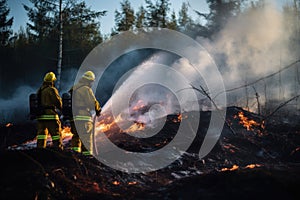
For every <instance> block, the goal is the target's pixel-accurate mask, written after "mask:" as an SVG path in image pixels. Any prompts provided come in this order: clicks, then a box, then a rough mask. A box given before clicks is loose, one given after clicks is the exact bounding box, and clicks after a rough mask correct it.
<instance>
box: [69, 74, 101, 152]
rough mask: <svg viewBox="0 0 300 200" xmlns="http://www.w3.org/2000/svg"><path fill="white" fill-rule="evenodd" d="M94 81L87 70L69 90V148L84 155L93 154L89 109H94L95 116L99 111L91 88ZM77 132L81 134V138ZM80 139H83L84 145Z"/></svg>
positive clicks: (93, 77) (93, 75)
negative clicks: (70, 112) (70, 135)
mask: <svg viewBox="0 0 300 200" xmlns="http://www.w3.org/2000/svg"><path fill="white" fill-rule="evenodd" d="M94 81H95V74H94V73H93V72H92V71H87V72H85V73H84V74H83V75H82V77H81V79H80V80H79V81H78V83H77V84H75V85H74V86H73V87H72V88H71V89H70V91H69V92H70V93H71V94H72V111H73V120H71V132H72V133H73V137H72V141H71V148H72V150H74V151H77V152H81V153H82V154H84V155H93V136H92V132H93V121H92V114H91V111H95V112H96V115H97V116H99V115H100V112H101V107H100V104H99V102H98V101H97V99H96V97H95V95H94V93H93V90H92V89H91V86H92V84H93V82H94ZM75 122H76V123H75ZM78 133H80V134H81V135H80V136H81V139H80V138H79V135H78ZM81 140H83V141H84V144H85V146H84V145H83V144H82V141H81Z"/></svg>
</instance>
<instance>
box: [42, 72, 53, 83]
mask: <svg viewBox="0 0 300 200" xmlns="http://www.w3.org/2000/svg"><path fill="white" fill-rule="evenodd" d="M44 81H45V82H54V81H56V76H55V74H54V73H53V72H48V73H47V74H46V75H45V77H44Z"/></svg>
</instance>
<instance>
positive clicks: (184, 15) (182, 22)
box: [178, 2, 192, 29]
mask: <svg viewBox="0 0 300 200" xmlns="http://www.w3.org/2000/svg"><path fill="white" fill-rule="evenodd" d="M191 23H192V19H191V17H190V16H189V15H188V4H187V3H185V2H183V3H182V5H181V9H180V11H179V18H178V24H179V26H180V27H181V28H182V29H186V28H187V27H188V26H190V25H191Z"/></svg>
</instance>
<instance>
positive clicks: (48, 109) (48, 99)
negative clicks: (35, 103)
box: [37, 82, 62, 120]
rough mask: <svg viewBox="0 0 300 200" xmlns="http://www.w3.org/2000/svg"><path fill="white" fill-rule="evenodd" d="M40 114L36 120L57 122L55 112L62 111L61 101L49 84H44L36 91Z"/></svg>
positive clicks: (55, 90) (51, 84) (57, 117)
mask: <svg viewBox="0 0 300 200" xmlns="http://www.w3.org/2000/svg"><path fill="white" fill-rule="evenodd" d="M38 96H39V98H40V106H41V109H42V114H41V115H39V116H38V117H37V119H38V120H53V119H55V120H58V119H59V116H58V113H57V110H61V109H62V99H61V97H60V95H59V93H58V91H57V89H56V88H55V87H54V86H53V83H51V82H44V83H43V85H42V86H41V87H40V89H39V90H38Z"/></svg>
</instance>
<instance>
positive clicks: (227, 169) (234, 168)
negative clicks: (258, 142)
mask: <svg viewBox="0 0 300 200" xmlns="http://www.w3.org/2000/svg"><path fill="white" fill-rule="evenodd" d="M237 169H239V166H237V165H233V166H232V167H231V168H227V167H225V168H222V169H221V172H225V171H234V170H237Z"/></svg>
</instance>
